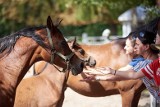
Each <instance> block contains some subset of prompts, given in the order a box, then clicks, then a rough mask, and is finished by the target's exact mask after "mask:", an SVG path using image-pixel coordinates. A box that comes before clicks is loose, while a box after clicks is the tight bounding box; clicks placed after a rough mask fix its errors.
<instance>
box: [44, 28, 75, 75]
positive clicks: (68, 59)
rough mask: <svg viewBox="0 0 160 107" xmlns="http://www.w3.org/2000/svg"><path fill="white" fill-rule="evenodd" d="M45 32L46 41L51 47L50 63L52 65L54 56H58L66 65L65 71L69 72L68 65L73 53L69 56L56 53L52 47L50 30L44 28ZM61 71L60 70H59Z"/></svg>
mask: <svg viewBox="0 0 160 107" xmlns="http://www.w3.org/2000/svg"><path fill="white" fill-rule="evenodd" d="M46 30H47V37H48V40H49V43H50V45H51V61H50V63H51V64H53V61H54V54H56V55H58V56H59V57H61V58H62V59H64V60H65V62H66V63H67V68H66V70H69V64H70V60H71V58H72V57H73V55H74V53H73V52H71V54H69V55H66V56H65V55H63V54H61V53H59V52H57V51H56V50H55V48H54V45H53V41H52V38H51V33H50V30H49V29H48V28H46ZM60 71H61V70H60ZM62 72H65V70H64V69H63V70H62Z"/></svg>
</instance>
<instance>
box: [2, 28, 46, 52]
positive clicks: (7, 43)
mask: <svg viewBox="0 0 160 107" xmlns="http://www.w3.org/2000/svg"><path fill="white" fill-rule="evenodd" d="M43 28H46V27H45V26H39V27H28V28H24V29H21V30H20V31H17V32H15V33H13V34H11V35H8V36H5V37H3V38H0V53H2V52H4V51H5V50H6V49H8V50H7V52H6V53H8V54H9V53H10V52H11V51H12V49H13V48H14V46H15V43H16V41H17V40H18V39H19V37H20V36H27V37H31V38H33V39H34V40H35V41H36V42H38V43H39V44H41V45H43V44H44V43H43V42H42V38H40V37H39V36H38V35H36V34H35V31H36V30H40V29H43Z"/></svg>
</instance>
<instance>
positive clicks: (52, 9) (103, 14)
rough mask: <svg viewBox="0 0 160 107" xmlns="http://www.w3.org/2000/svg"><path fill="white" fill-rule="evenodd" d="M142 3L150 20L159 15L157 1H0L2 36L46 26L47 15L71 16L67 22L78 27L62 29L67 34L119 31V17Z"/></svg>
mask: <svg viewBox="0 0 160 107" xmlns="http://www.w3.org/2000/svg"><path fill="white" fill-rule="evenodd" d="M141 4H143V5H145V6H146V7H147V9H148V10H147V12H148V13H147V14H148V16H149V17H150V18H148V19H151V17H155V16H158V15H159V12H158V11H159V8H158V7H156V6H155V5H156V0H0V10H1V11H0V17H1V19H0V35H1V36H3V35H8V34H10V33H11V32H15V31H16V30H19V29H21V28H24V27H27V26H34V25H36V26H37V25H45V24H46V18H47V16H48V15H50V16H51V17H52V18H54V19H57V18H59V17H61V15H68V16H70V17H67V18H66V19H65V20H72V21H73V19H74V20H75V21H76V22H77V25H78V26H74V25H72V24H70V25H67V26H63V27H64V28H63V29H62V30H63V32H65V34H66V35H81V34H82V32H87V33H88V34H89V35H101V33H102V31H103V30H104V29H105V28H108V27H111V30H112V29H119V27H116V28H114V27H113V25H117V24H119V23H118V21H117V17H118V16H119V15H120V14H122V13H123V12H124V11H126V10H128V9H130V8H132V7H136V6H139V5H141ZM73 22H74V21H73ZM82 22H83V25H82ZM88 24H89V25H88ZM90 24H91V25H90ZM96 24H97V25H96ZM109 25H110V26H109ZM66 32H67V33H66ZM115 32H117V31H114V30H113V32H112V33H115ZM118 32H120V31H118Z"/></svg>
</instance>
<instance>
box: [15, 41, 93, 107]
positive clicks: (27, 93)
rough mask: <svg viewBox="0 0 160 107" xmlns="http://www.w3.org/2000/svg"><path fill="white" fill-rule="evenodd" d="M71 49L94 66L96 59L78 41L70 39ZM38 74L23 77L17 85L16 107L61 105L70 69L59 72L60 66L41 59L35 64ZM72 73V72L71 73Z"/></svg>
mask: <svg viewBox="0 0 160 107" xmlns="http://www.w3.org/2000/svg"><path fill="white" fill-rule="evenodd" d="M68 45H69V47H70V49H71V50H72V51H73V52H74V53H75V54H76V55H77V56H78V57H79V58H80V59H82V60H83V61H84V62H85V65H89V66H94V65H95V64H96V63H95V60H94V59H93V58H92V57H91V56H88V54H87V53H85V51H84V50H83V49H81V48H80V47H79V45H78V44H77V43H76V39H74V40H72V41H68ZM33 68H34V70H33V69H31V70H33V71H34V72H35V73H36V75H35V76H32V77H30V78H26V79H23V80H22V81H21V82H20V84H19V85H18V87H17V90H16V98H15V103H14V107H36V106H37V107H51V106H52V107H61V106H62V102H63V100H61V99H64V94H63V92H64V90H65V88H66V82H67V79H68V75H69V71H68V72H66V73H63V72H59V70H60V67H58V66H55V65H51V64H48V63H46V62H45V61H39V62H37V63H35V64H34V67H33ZM71 75H72V74H71Z"/></svg>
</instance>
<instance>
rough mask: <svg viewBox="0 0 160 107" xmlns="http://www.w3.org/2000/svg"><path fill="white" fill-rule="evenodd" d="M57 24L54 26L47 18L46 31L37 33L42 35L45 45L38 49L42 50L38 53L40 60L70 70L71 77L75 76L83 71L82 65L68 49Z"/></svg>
mask: <svg viewBox="0 0 160 107" xmlns="http://www.w3.org/2000/svg"><path fill="white" fill-rule="evenodd" d="M59 24H60V22H59V23H58V24H57V25H54V24H53V22H52V19H51V18H50V16H49V17H48V19H47V27H46V29H45V30H42V31H40V30H38V31H37V33H39V34H40V35H42V38H44V43H45V45H44V46H45V48H40V49H42V50H41V53H40V55H41V58H42V59H45V60H47V61H48V60H50V63H54V64H56V65H58V66H59V67H62V68H64V69H65V70H71V71H72V74H73V75H77V74H79V73H81V72H82V71H83V67H84V63H83V61H82V60H81V59H80V58H79V57H78V56H77V55H75V54H74V53H73V52H72V50H71V49H70V48H69V46H68V44H67V42H66V40H65V38H64V36H63V34H62V33H61V31H60V30H59V29H58V25H59ZM45 34H46V35H47V36H46V35H45ZM41 46H42V45H41ZM44 46H43V47H44ZM38 51H40V50H38ZM49 53H50V54H49Z"/></svg>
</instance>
